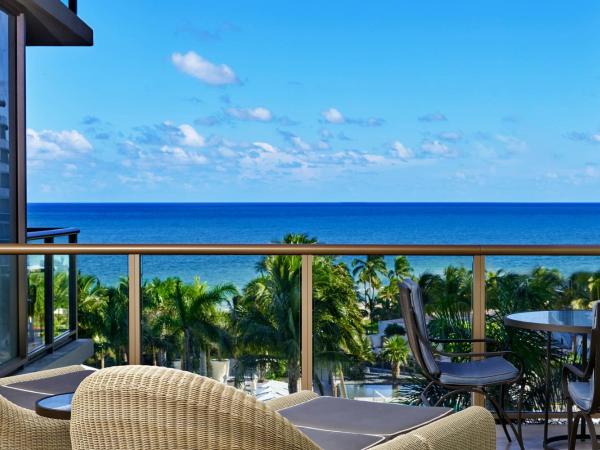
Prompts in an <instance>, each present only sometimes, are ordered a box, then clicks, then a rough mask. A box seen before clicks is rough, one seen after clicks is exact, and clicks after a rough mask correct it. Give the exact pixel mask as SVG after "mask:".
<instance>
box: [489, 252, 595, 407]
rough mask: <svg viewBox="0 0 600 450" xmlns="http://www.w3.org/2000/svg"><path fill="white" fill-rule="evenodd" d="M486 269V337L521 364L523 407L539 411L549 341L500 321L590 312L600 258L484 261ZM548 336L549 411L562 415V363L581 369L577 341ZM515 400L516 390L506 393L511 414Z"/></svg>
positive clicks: (494, 258) (544, 335) (562, 335)
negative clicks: (518, 316)
mask: <svg viewBox="0 0 600 450" xmlns="http://www.w3.org/2000/svg"><path fill="white" fill-rule="evenodd" d="M486 266H487V281H486V301H487V314H486V334H487V336H488V337H489V338H491V339H494V340H496V341H499V342H502V343H503V344H504V345H505V346H506V347H507V348H508V349H510V350H512V351H514V352H515V353H516V354H517V355H518V356H519V357H520V358H521V360H522V361H523V364H524V368H525V380H526V390H525V397H524V403H523V407H524V409H525V410H530V411H541V410H542V409H543V407H544V401H545V388H546V377H545V370H546V361H547V357H546V355H547V352H546V344H547V337H548V335H547V333H546V332H536V331H528V330H524V329H520V328H516V327H509V326H505V325H504V320H505V318H506V316H508V315H510V314H513V313H518V312H525V311H544V310H562V309H588V308H590V307H591V306H590V305H591V303H592V302H593V301H596V300H598V299H600V258H597V257H556V256H544V257H537V256H536V257H512V256H490V257H487V258H486ZM551 336H552V352H551V356H550V367H551V377H550V383H549V385H550V395H551V404H550V408H551V410H553V411H564V410H565V405H564V403H563V397H562V391H561V382H560V377H561V369H562V366H563V365H564V363H565V362H570V363H581V361H582V356H583V353H582V339H581V336H579V337H578V336H573V335H571V334H568V333H552V335H551ZM588 348H589V346H588ZM586 356H587V355H586ZM517 399H518V390H517V388H516V387H515V388H511V392H509V395H508V396H507V402H508V406H509V407H510V408H516V402H517Z"/></svg>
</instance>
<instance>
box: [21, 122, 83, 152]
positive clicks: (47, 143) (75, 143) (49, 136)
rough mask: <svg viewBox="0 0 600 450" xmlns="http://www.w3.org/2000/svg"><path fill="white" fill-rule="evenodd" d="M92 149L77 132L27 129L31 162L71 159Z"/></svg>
mask: <svg viewBox="0 0 600 450" xmlns="http://www.w3.org/2000/svg"><path fill="white" fill-rule="evenodd" d="M92 148H93V147H92V144H90V142H89V141H88V140H87V139H86V138H85V136H84V135H83V134H81V133H80V132H79V131H77V130H63V131H53V130H43V131H36V130H33V129H31V128H29V129H27V151H28V156H29V158H31V159H33V160H35V159H58V158H73V157H77V156H79V155H82V154H85V153H89V152H90V151H91V150H92Z"/></svg>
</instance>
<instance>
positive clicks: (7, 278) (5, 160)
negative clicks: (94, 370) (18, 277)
mask: <svg viewBox="0 0 600 450" xmlns="http://www.w3.org/2000/svg"><path fill="white" fill-rule="evenodd" d="M9 27H10V18H9V16H8V15H7V14H5V13H4V12H3V11H1V10H0V242H2V243H6V242H14V241H15V233H14V232H15V227H14V217H13V214H12V201H11V200H12V199H11V191H10V165H9V159H10V149H11V146H12V143H11V141H10V133H9V124H10V115H11V111H10V98H9V96H10V84H11V81H12V80H11V78H12V77H11V72H10V53H11V49H10V45H11V41H12V39H11V37H10V30H9ZM15 261H16V257H14V256H0V311H2V312H3V313H2V314H0V364H1V363H3V362H5V361H8V360H10V359H12V358H14V357H16V356H17V334H18V320H17V296H16V291H15V289H14V285H15V280H14V276H13V274H14V270H15Z"/></svg>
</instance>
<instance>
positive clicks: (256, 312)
mask: <svg viewBox="0 0 600 450" xmlns="http://www.w3.org/2000/svg"><path fill="white" fill-rule="evenodd" d="M301 265H302V258H301V257H300V256H265V257H260V256H227V257H217V256H215V257H213V256H206V257H203V256H198V257H177V256H164V257H163V256H147V257H144V258H143V260H142V268H143V311H142V334H143V342H142V344H143V362H144V363H145V364H153V365H161V366H168V367H176V368H182V369H184V370H189V371H192V372H195V373H199V374H203V375H208V376H210V377H212V378H214V379H217V380H218V381H221V382H223V383H227V384H228V385H231V386H235V387H237V388H239V389H244V390H245V391H246V392H249V393H252V394H254V395H256V396H257V397H258V398H260V399H261V400H268V399H269V398H272V397H277V396H282V395H286V394H287V393H289V392H295V391H297V390H298V389H299V388H300V387H299V386H300V336H301V333H300V302H301V300H300V297H301V289H300V286H301ZM231 267H236V268H238V269H239V270H238V271H237V273H235V274H232V271H231ZM165 268H168V269H169V271H168V272H165ZM205 274H208V276H206V277H205Z"/></svg>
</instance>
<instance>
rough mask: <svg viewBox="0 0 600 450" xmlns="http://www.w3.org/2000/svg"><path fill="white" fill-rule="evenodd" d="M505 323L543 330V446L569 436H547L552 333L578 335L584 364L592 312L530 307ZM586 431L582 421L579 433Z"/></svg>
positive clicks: (590, 330) (509, 317)
mask: <svg viewBox="0 0 600 450" xmlns="http://www.w3.org/2000/svg"><path fill="white" fill-rule="evenodd" d="M504 324H505V325H506V326H509V327H514V328H521V329H524V330H531V331H540V332H544V333H546V336H547V341H546V374H545V378H546V392H545V397H546V402H545V405H544V441H543V446H544V448H551V447H548V444H550V443H552V442H557V441H563V440H567V439H568V436H567V435H566V434H565V435H558V436H552V437H548V420H549V415H550V357H551V354H552V333H566V334H573V335H579V336H581V337H582V339H581V359H582V364H583V365H584V366H585V364H586V362H587V344H588V339H587V336H588V335H589V334H590V333H591V332H592V312H591V311H585V310H564V311H529V312H522V313H515V314H510V315H508V316H506V317H505V318H504ZM580 437H588V436H586V433H585V423H584V422H583V421H582V423H581V436H580Z"/></svg>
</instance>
